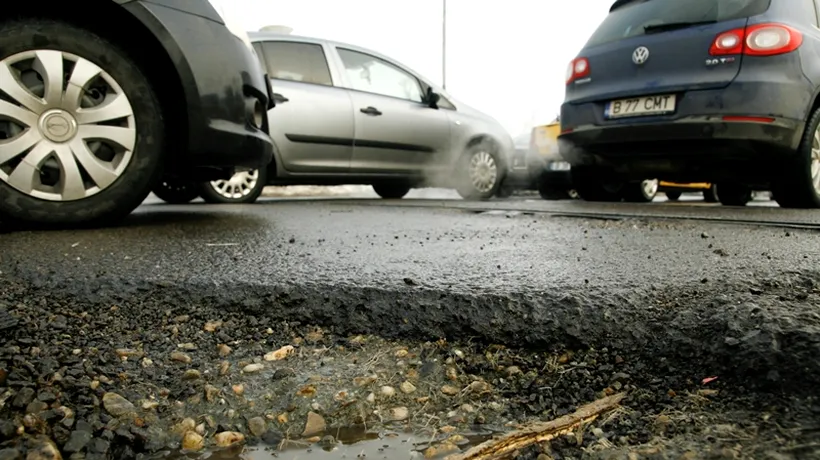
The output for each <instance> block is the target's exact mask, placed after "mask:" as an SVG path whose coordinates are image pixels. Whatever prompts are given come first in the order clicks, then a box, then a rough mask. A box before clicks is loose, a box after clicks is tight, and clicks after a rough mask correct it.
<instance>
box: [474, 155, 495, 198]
mask: <svg viewBox="0 0 820 460" xmlns="http://www.w3.org/2000/svg"><path fill="white" fill-rule="evenodd" d="M496 179H498V165H497V164H496V162H495V158H493V156H492V155H490V153H489V152H485V151H483V150H482V151H480V152H476V153H475V154H473V157H472V158H471V159H470V182H471V183H472V184H473V187H474V188H475V189H476V190H477V191H478V192H479V193H487V192H489V191H490V190H492V189H493V187H494V186H495V181H496Z"/></svg>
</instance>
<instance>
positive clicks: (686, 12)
mask: <svg viewBox="0 0 820 460" xmlns="http://www.w3.org/2000/svg"><path fill="white" fill-rule="evenodd" d="M770 4H771V0H631V1H630V0H619V1H616V2H615V3H614V4H613V5H612V10H611V12H610V13H609V16H607V17H606V19H604V21H603V22H602V23H601V25H600V26H598V30H596V31H595V33H594V34H592V37H590V39H589V41H588V42H587V44H586V46H594V45H600V44H602V43H608V42H614V41H617V40H623V39H625V38H629V37H635V36H638V35H644V34H645V30H644V27H646V26H657V25H662V24H671V23H681V22H705V21H714V22H721V21H729V20H732V19H738V18H746V17H749V16H756V15H758V14H762V13H765V12H766V10H768V9H769V5H770Z"/></svg>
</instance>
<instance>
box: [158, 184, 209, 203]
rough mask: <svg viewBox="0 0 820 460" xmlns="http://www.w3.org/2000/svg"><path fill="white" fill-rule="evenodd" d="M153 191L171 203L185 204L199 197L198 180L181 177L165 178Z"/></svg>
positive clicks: (161, 198)
mask: <svg viewBox="0 0 820 460" xmlns="http://www.w3.org/2000/svg"><path fill="white" fill-rule="evenodd" d="M151 191H152V192H153V193H154V195H156V196H157V198H159V199H160V200H162V201H164V202H166V203H169V204H185V203H190V202H191V201H194V200H195V199H197V198H199V186H198V184H197V183H196V182H190V181H185V180H179V179H163V180H161V181H159V183H158V184H157V185H155V186H154V188H153V190H151Z"/></svg>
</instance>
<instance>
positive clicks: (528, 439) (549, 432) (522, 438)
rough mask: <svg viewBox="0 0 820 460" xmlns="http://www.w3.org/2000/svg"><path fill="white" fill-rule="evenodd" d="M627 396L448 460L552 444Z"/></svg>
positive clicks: (482, 458) (486, 458) (487, 457)
mask: <svg viewBox="0 0 820 460" xmlns="http://www.w3.org/2000/svg"><path fill="white" fill-rule="evenodd" d="M625 396H626V394H625V393H618V394H615V395H612V396H608V397H606V398H603V399H599V400H597V401H595V402H592V403H590V404H587V405H585V406H583V407H580V408H579V409H578V410H577V411H575V412H574V413H572V414H569V415H565V416H563V417H560V418H557V419H555V420H552V421H549V422H546V423H544V422H538V423H535V424H532V425H530V426H527V427H524V428H522V429H520V430H517V431H514V432H512V433H509V434H507V435H505V436H502V437H500V438H497V439H491V440H489V441H487V442H485V443H482V444H479V445H478V446H475V447H473V448H472V449H470V450H468V451H467V452H465V453H463V454H455V455H451V456H449V457H447V458H446V460H491V459H504V458H509V456H510V455H511V454H512V453H513V452H515V451H516V450H519V449H522V448H524V447H527V446H529V445H531V444H535V443H540V442H545V441H549V440H551V439H554V438H556V437H558V436H561V435H563V434H567V433H570V432H572V431H573V430H575V429H577V428H578V427H581V426H583V425H586V424H588V423H590V422H592V421H593V420H595V419H596V418H598V416H599V415H601V414H602V413H604V412H608V411H610V410H612V409H615V408H616V407H618V404H620V402H621V400H622V399H623V398H624V397H625Z"/></svg>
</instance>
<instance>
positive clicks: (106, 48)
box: [0, 19, 165, 228]
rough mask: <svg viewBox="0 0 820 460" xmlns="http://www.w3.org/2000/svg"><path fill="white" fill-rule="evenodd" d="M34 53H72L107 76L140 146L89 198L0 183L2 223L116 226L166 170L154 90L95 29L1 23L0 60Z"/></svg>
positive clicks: (32, 21)
mask: <svg viewBox="0 0 820 460" xmlns="http://www.w3.org/2000/svg"><path fill="white" fill-rule="evenodd" d="M35 49H52V50H59V51H64V52H68V53H72V54H74V55H77V56H80V57H82V58H83V59H87V60H89V61H90V62H93V63H94V64H96V65H98V66H99V67H100V68H102V69H103V70H105V71H106V72H108V74H109V75H111V76H112V77H113V78H114V79H115V80H116V81H117V83H118V84H119V85H120V87H121V88H122V89H123V92H124V93H125V94H126V96H128V99H129V102H130V103H131V108H132V109H133V112H134V118H135V121H136V126H137V129H138V132H137V139H136V144H135V146H134V150H133V153H132V158H131V161H130V163H129V164H128V166H127V168H126V169H125V171H124V172H123V173H122V175H121V176H120V177H119V178H118V179H117V180H116V181H115V182H114V183H113V184H111V185H110V186H109V187H107V188H106V189H104V190H102V191H100V192H99V193H97V194H95V195H92V196H90V197H88V198H84V199H80V200H75V201H65V202H63V201H47V200H41V199H37V198H34V197H32V196H29V195H26V194H23V193H21V192H19V191H18V190H16V189H14V188H13V187H11V186H10V185H8V184H7V183H5V182H3V181H0V221H2V222H3V223H4V224H6V225H9V226H12V227H46V228H57V227H88V226H98V225H107V224H113V223H115V222H116V221H118V220H120V219H122V218H124V217H125V216H127V215H128V214H130V213H131V211H133V210H134V209H135V208H136V207H137V206H139V205H140V204H141V203H142V201H143V200H145V198H146V197H147V196H148V194H149V193H150V192H151V188H152V186H153V185H154V184H155V183H156V182H157V180H158V179H159V176H160V173H161V170H162V168H161V165H162V162H161V161H160V160H161V158H162V153H163V151H164V150H165V149H164V144H165V142H164V141H165V132H164V123H163V119H162V110H161V106H160V103H159V101H158V100H157V96H156V94H155V92H154V89H153V88H152V86H151V83H150V82H149V81H148V79H147V78H146V77H145V75H143V73H142V72H141V71H140V69H139V67H138V66H137V64H136V63H134V61H132V60H131V59H130V58H129V56H128V54H127V53H126V52H124V51H123V50H121V49H119V48H117V47H116V46H115V45H113V44H112V43H110V42H108V41H106V40H105V39H104V38H102V37H100V36H98V35H96V34H94V33H93V32H92V31H91V30H88V29H84V28H81V27H77V26H75V25H72V24H68V23H66V22H62V21H57V20H50V19H49V20H46V19H14V20H7V21H3V22H0V59H4V58H6V57H9V56H12V55H14V54H17V53H20V52H24V51H29V50H35Z"/></svg>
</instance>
